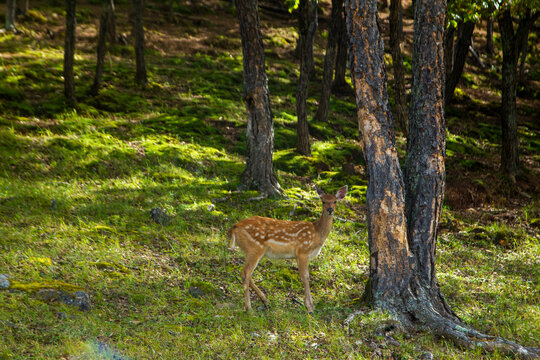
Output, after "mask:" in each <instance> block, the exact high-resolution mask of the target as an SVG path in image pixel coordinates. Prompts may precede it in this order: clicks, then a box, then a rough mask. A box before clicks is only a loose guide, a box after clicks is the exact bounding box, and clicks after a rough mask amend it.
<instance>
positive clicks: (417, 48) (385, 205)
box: [345, 0, 540, 358]
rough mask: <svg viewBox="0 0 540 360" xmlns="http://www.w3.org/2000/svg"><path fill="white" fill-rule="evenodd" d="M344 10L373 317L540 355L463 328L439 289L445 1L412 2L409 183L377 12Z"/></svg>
mask: <svg viewBox="0 0 540 360" xmlns="http://www.w3.org/2000/svg"><path fill="white" fill-rule="evenodd" d="M345 8H346V12H347V24H348V29H349V34H350V39H351V52H352V55H353V59H352V64H351V73H352V78H353V83H354V87H355V93H356V105H357V115H358V123H359V128H360V134H361V137H362V140H363V153H364V157H365V161H366V167H367V173H368V188H367V193H366V205H367V219H368V241H369V252H370V276H369V283H368V287H367V289H366V292H367V294H368V296H367V298H368V299H369V300H370V301H371V303H372V305H374V306H375V307H378V308H381V309H384V310H386V311H388V312H389V313H390V314H392V315H393V316H394V317H395V318H396V319H398V320H399V321H400V322H401V323H402V324H403V325H404V327H405V328H409V329H415V328H420V329H426V330H428V329H429V330H430V331H431V332H433V333H435V334H437V335H441V336H445V337H448V338H450V339H453V340H454V341H455V342H457V343H458V344H459V345H460V346H465V347H482V348H484V349H486V350H488V351H500V352H505V353H511V354H516V355H519V356H522V357H524V358H527V357H528V356H535V355H540V353H539V352H538V349H534V348H524V347H522V346H520V345H519V344H515V343H512V342H510V341H507V340H504V339H500V338H496V337H491V336H487V335H484V334H481V333H479V332H477V331H475V330H474V329H471V328H469V327H467V326H466V325H465V324H463V323H462V322H461V320H460V319H459V318H458V317H457V316H456V315H455V314H454V313H453V311H452V310H451V309H450V308H449V307H448V305H447V304H446V301H445V300H444V297H443V296H442V294H441V291H440V288H439V285H438V282H437V278H436V272H435V241H436V236H437V225H438V221H439V217H440V213H441V206H442V198H443V192H444V144H445V138H444V134H445V127H444V112H443V101H444V100H443V79H444V66H443V48H442V43H443V29H444V20H445V19H444V18H445V11H446V3H445V0H416V1H415V20H414V43H413V71H412V77H413V83H412V84H413V87H412V93H411V99H412V100H411V112H410V123H409V129H410V131H409V142H408V145H407V150H408V155H407V158H406V162H405V164H406V174H405V177H403V176H402V173H401V169H400V166H399V161H398V156H397V150H396V146H395V140H394V131H393V125H392V118H391V113H390V111H389V102H388V94H387V91H386V75H385V74H386V71H385V68H384V57H383V51H384V47H383V43H382V38H381V34H380V33H379V29H378V26H377V20H378V19H377V2H376V0H346V6H345ZM404 181H405V183H404ZM405 189H406V190H405ZM405 194H407V196H406V197H405Z"/></svg>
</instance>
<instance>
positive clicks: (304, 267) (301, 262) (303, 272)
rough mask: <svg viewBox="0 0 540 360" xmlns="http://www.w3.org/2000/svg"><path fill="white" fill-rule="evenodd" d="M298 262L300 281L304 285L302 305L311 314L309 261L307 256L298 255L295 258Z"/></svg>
mask: <svg viewBox="0 0 540 360" xmlns="http://www.w3.org/2000/svg"><path fill="white" fill-rule="evenodd" d="M296 261H297V262H298V273H299V274H300V280H301V281H302V284H304V304H305V305H306V308H307V310H308V311H309V312H310V313H312V312H313V308H314V306H313V299H312V298H311V290H310V287H309V268H308V265H309V259H308V256H307V255H301V254H300V255H298V256H297V257H296Z"/></svg>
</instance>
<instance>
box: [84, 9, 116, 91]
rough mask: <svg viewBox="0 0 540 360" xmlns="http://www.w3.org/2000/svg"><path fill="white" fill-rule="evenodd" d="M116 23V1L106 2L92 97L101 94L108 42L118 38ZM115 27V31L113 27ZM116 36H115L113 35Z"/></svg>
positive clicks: (102, 14) (101, 23) (102, 13)
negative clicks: (100, 88) (100, 87)
mask: <svg viewBox="0 0 540 360" xmlns="http://www.w3.org/2000/svg"><path fill="white" fill-rule="evenodd" d="M115 23H116V21H115V19H114V0H104V2H103V9H102V11H101V18H100V22H99V38H98V46H97V60H96V74H95V76H94V83H93V84H92V87H91V88H90V95H92V96H96V95H97V94H98V92H99V86H100V84H101V77H102V75H103V65H104V61H105V53H106V52H107V41H109V43H111V42H113V41H115V38H116V25H115ZM112 26H114V28H113V29H111V27H112ZM113 34H114V35H113Z"/></svg>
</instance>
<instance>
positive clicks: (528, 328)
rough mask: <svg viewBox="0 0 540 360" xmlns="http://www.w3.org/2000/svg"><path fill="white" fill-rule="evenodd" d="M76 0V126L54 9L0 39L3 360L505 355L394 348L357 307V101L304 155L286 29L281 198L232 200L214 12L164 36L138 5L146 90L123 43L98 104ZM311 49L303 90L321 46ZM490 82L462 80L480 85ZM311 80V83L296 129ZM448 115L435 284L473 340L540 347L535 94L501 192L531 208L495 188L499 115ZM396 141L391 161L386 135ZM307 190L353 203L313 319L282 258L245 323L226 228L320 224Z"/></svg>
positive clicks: (279, 101) (226, 99) (278, 68)
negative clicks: (79, 298) (84, 308)
mask: <svg viewBox="0 0 540 360" xmlns="http://www.w3.org/2000/svg"><path fill="white" fill-rule="evenodd" d="M91 3H92V4H93V3H97V2H96V1H94V2H91ZM92 4H87V3H81V4H80V5H79V7H80V9H81V11H80V13H79V16H78V21H79V27H78V31H79V33H78V42H77V44H78V48H77V57H76V64H77V65H76V66H77V68H76V74H77V78H76V84H77V95H78V99H79V104H78V106H77V108H76V109H74V110H66V108H65V104H64V100H63V96H62V89H63V87H62V78H61V76H62V55H63V53H62V41H63V36H62V32H63V30H62V28H63V25H62V24H63V17H62V9H61V7H60V6H61V5H62V4H61V2H59V1H58V2H56V3H55V2H44V1H41V2H39V1H36V2H35V3H34V2H32V3H31V5H32V7H35V10H33V12H32V14H31V16H29V17H28V18H27V19H26V20H25V21H24V22H22V23H21V24H20V28H21V29H22V30H23V31H24V32H25V34H24V35H15V36H14V35H10V34H4V35H2V37H0V54H1V55H0V61H1V62H0V69H1V72H0V97H1V98H2V99H3V101H2V102H1V103H0V111H1V115H0V159H1V161H0V219H1V221H0V252H1V257H0V273H2V274H6V275H9V276H10V279H11V280H12V281H13V282H14V284H19V285H20V286H19V289H12V291H9V290H3V291H0V329H1V331H0V332H1V334H2V336H1V339H0V359H30V358H31V359H61V358H64V359H108V358H113V357H114V356H123V357H125V358H130V359H156V358H163V359H178V358H185V359H199V358H200V359H216V358H218V359H220V358H223V359H239V358H244V359H251V358H262V359H264V358H266V359H277V358H283V359H315V358H317V359H321V358H326V359H345V358H350V359H363V358H371V357H377V356H378V357H381V358H390V357H393V358H399V359H416V358H418V357H419V355H420V354H421V353H422V352H425V351H430V352H432V353H433V354H434V355H435V356H436V357H437V358H441V359H454V358H455V359H482V358H484V359H503V358H504V356H502V355H500V354H491V355H485V354H482V353H481V352H480V351H474V350H463V349H459V348H456V347H455V346H454V345H452V344H451V343H448V342H446V341H445V340H444V339H435V338H434V337H433V336H431V335H430V334H426V333H418V334H395V335H394V337H395V339H396V340H398V341H399V344H400V345H395V344H393V345H392V344H391V343H389V342H387V341H386V340H385V339H384V338H383V337H382V336H380V335H379V331H378V330H377V329H378V328H379V327H380V324H381V322H384V320H385V319H387V316H386V315H385V314H382V313H379V312H372V311H371V310H370V309H368V308H365V307H364V305H362V304H361V303H360V301H359V299H360V297H361V295H362V293H363V290H364V286H365V282H366V280H367V276H368V271H369V269H368V266H369V259H368V246H367V233H366V227H365V215H364V210H363V209H364V206H365V191H366V175H365V172H364V170H363V166H362V163H363V160H362V155H361V150H360V149H361V148H360V145H359V143H358V142H357V138H356V136H357V127H356V126H357V125H356V121H355V108H354V100H353V99H352V98H350V97H333V98H332V100H331V117H330V120H329V123H328V124H323V123H311V124H310V126H311V130H312V134H313V136H314V139H315V141H314V144H313V156H312V157H309V158H308V157H303V156H300V155H298V154H296V153H295V151H294V146H295V121H296V118H295V110H294V102H295V98H294V93H295V87H296V80H297V77H298V66H297V65H296V60H295V59H294V58H293V57H292V55H291V54H292V50H293V48H294V45H295V38H296V33H295V30H294V21H292V20H291V21H286V20H282V21H275V20H272V21H270V20H269V18H268V17H266V16H265V15H264V14H263V15H262V18H263V25H264V29H263V33H264V37H265V43H266V45H267V64H268V76H269V81H270V84H269V86H270V91H271V94H272V106H273V112H274V115H275V135H276V146H275V147H276V152H275V157H274V159H275V166H276V169H277V174H278V177H279V180H280V183H281V185H282V187H283V188H284V190H285V194H286V195H287V198H282V199H277V200H264V201H248V199H249V198H250V197H253V196H254V195H255V193H254V192H247V193H237V192H236V191H235V190H236V188H237V186H238V179H239V177H240V174H241V172H242V170H243V168H244V163H243V155H244V153H245V142H244V140H245V135H244V132H245V126H246V124H245V120H244V117H245V116H244V113H245V109H244V105H243V103H242V89H241V85H242V58H241V50H240V40H239V36H238V34H237V30H236V25H235V24H236V20H235V17H234V11H233V10H232V9H231V8H230V5H229V3H226V2H213V3H209V4H207V5H208V6H205V7H202V6H200V5H192V6H189V5H182V6H178V7H177V9H176V10H177V11H178V12H179V16H178V18H177V22H178V24H170V23H168V22H166V20H165V15H164V13H163V12H162V11H161V9H160V8H159V7H158V6H156V5H154V4H155V2H149V12H148V14H147V19H148V20H150V19H152V20H153V21H152V22H150V21H148V22H147V24H148V25H147V39H148V44H149V49H148V52H147V62H148V70H149V75H150V84H149V86H148V88H146V89H138V88H137V87H136V86H135V85H134V82H133V80H132V79H133V72H134V63H133V51H132V49H131V48H130V47H129V46H124V45H114V47H113V48H112V50H111V55H110V56H109V57H108V59H107V66H106V69H105V74H104V80H103V87H102V89H101V91H100V94H99V96H97V97H95V98H91V97H88V96H87V95H86V92H87V90H88V89H89V87H90V85H91V80H92V76H93V71H94V56H95V55H94V54H95V45H94V44H95V42H94V39H95V35H96V25H97V19H98V18H99V16H98V14H99V9H100V8H99V6H97V5H92ZM98 5H99V4H98ZM117 13H118V26H119V31H120V32H126V33H129V25H128V22H127V17H126V15H125V14H127V13H128V8H127V4H126V2H125V1H124V2H121V1H120V2H119V4H118V8H117ZM54 14H57V15H54ZM218 30H219V31H218ZM317 41H318V42H317V46H316V52H317V61H316V65H317V66H316V69H317V78H318V79H320V71H321V66H322V56H321V54H322V53H323V49H324V46H323V40H322V38H318V40H317ZM406 59H410V57H408V58H407V57H406ZM536 66H538V64H537V63H536ZM533 71H534V69H533ZM490 74H491V73H490V72H488V73H487V75H486V76H484V77H483V78H481V77H480V76H474V77H472V78H471V79H470V81H468V83H470V84H471V88H472V85H474V84H476V85H477V86H482V87H483V86H486V81H487V80H486V79H487V78H488V77H489V76H491V75H490ZM537 81H538V79H537ZM319 86H320V85H319V81H318V80H314V81H313V82H312V88H313V90H311V89H310V94H311V97H310V100H309V102H308V108H309V111H310V112H311V113H314V111H315V109H316V97H317V96H318V89H319ZM469 90H470V88H469V87H468V88H464V89H463V90H461V91H462V92H464V91H469ZM472 90H474V89H472ZM458 96H460V95H459V94H458ZM464 99H465V100H464V101H463V102H460V103H459V105H456V106H455V107H451V108H450V109H448V114H447V119H448V126H449V131H448V169H447V172H448V177H449V186H448V196H447V203H448V205H447V206H446V207H445V210H444V214H443V221H442V225H441V236H440V241H439V244H438V255H439V258H438V276H439V279H440V283H441V286H442V288H443V292H444V294H445V295H446V297H447V299H448V301H449V303H450V305H451V306H452V308H453V309H454V310H455V311H456V312H457V313H458V315H459V316H461V317H462V318H463V319H464V320H466V321H467V322H468V323H470V324H471V325H472V326H474V327H476V328H478V329H480V330H482V331H485V332H488V333H490V334H493V335H500V336H504V337H507V338H510V339H513V340H516V341H519V342H521V343H523V344H526V345H529V346H538V344H539V340H540V326H539V325H538V324H540V287H539V279H540V263H539V259H540V240H539V238H540V234H539V228H540V225H539V224H540V220H539V219H540V197H539V191H538V186H537V185H536V184H534V182H533V181H532V180H531V179H533V178H534V177H535V176H538V168H539V167H540V166H539V165H540V158H538V153H540V135H539V129H538V128H537V124H536V125H535V124H534V122H532V121H531V119H535V116H536V114H538V109H536V108H535V107H534V106H532V107H531V105H530V104H531V103H532V104H537V102H532V101H533V100H534V101H537V100H538V96H537V95H536V98H533V100H530V101H529V102H528V104H529V105H527V103H520V106H521V107H520V114H522V115H521V116H522V117H521V119H522V120H521V123H520V135H521V142H522V149H523V154H524V159H525V160H524V164H525V168H524V173H525V175H524V176H523V177H522V178H520V179H518V181H519V186H520V187H521V189H522V192H527V194H528V196H529V197H530V198H526V197H525V198H524V197H522V195H520V194H519V193H517V192H516V191H514V190H511V189H510V187H509V186H508V184H505V182H504V180H502V179H500V178H499V177H498V175H497V171H496V164H497V156H498V155H497V154H498V151H499V148H498V143H499V142H500V131H499V130H498V127H497V123H496V121H494V120H493V106H496V105H493V103H492V102H486V101H480V100H475V98H474V97H469V98H468V100H467V98H464ZM535 99H536V100H535ZM397 140H398V144H399V146H400V151H403V148H404V146H405V142H404V139H403V137H401V136H400V134H398V138H397ZM401 153H403V152H401ZM494 179H495V180H494ZM536 179H537V178H536ZM313 181H316V182H317V183H318V184H319V185H320V186H321V187H322V188H323V189H325V190H328V191H335V190H336V189H337V188H339V187H340V186H341V185H343V184H348V185H349V189H350V191H349V195H348V197H347V198H346V200H345V201H344V202H343V204H341V206H340V207H339V209H338V216H339V218H340V219H339V220H337V221H336V223H335V225H334V229H333V231H332V233H331V235H330V237H329V239H328V242H327V244H326V245H325V248H324V250H323V252H322V253H321V255H320V256H319V257H318V258H316V259H315V260H313V261H312V262H311V265H310V272H311V278H312V281H311V284H312V293H313V296H314V299H315V304H316V311H315V312H314V314H313V315H308V314H307V312H306V310H305V308H304V307H303V306H302V305H301V302H302V295H301V294H302V285H301V283H300V281H299V279H298V276H297V273H296V264H295V263H294V262H287V261H280V262H276V263H272V262H270V261H268V260H263V261H261V264H260V265H259V267H258V268H257V270H256V271H255V279H256V281H257V283H258V284H260V286H261V288H262V289H263V291H265V293H267V294H268V295H269V296H268V297H269V299H270V302H271V308H270V309H268V310H261V309H258V310H255V311H254V312H253V313H251V314H248V313H245V312H244V310H243V301H242V290H241V284H240V281H239V276H240V270H241V268H242V258H241V255H240V254H239V253H238V252H234V253H229V252H228V251H227V250H226V245H227V244H226V239H225V234H226V231H227V229H228V228H229V227H230V226H231V225H233V224H234V223H235V222H236V221H238V220H240V219H242V218H244V217H247V216H251V215H255V214H257V215H263V216H271V217H276V218H280V219H294V220H313V219H315V218H316V217H317V216H318V212H319V209H320V204H319V202H318V199H317V198H316V194H315V192H314V191H313V189H312V188H311V187H310V184H311V183H312V182H313ZM216 199H219V201H215V200H216ZM213 200H214V206H213V207H212V206H210V205H211V204H212V203H213ZM295 204H297V205H298V207H297V208H296V210H295V212H294V215H293V216H291V215H290V212H291V210H292V209H293V208H294V206H295ZM155 207H160V208H161V209H163V210H165V211H166V212H167V213H168V215H170V216H171V221H170V222H169V223H168V224H167V225H165V226H162V225H158V224H156V223H154V222H153V221H152V220H151V218H150V215H149V211H150V209H152V208H155ZM25 284H26V287H25ZM32 284H34V285H32ZM40 284H41V285H43V284H45V285H46V286H50V287H58V288H61V289H62V288H64V289H65V288H66V287H67V288H69V286H75V287H76V288H77V289H78V288H82V289H84V290H85V291H87V292H88V293H89V294H90V297H91V300H92V305H93V308H92V310H91V311H90V312H81V311H79V310H77V309H75V308H73V307H70V306H68V305H63V304H55V303H51V304H50V303H44V302H42V301H40V300H39V299H37V298H36V297H35V295H34V291H32V290H35V289H38V288H40V286H41V285H40ZM14 287H17V286H14ZM34 288H35V289H34ZM194 289H197V291H194ZM25 290H27V291H25ZM298 300H299V301H298ZM259 305H261V303H260V302H259V301H258V300H254V308H255V309H257V307H258V306H259ZM358 309H360V310H362V312H363V313H362V314H360V315H359V316H357V317H356V318H355V319H354V320H353V321H352V322H351V323H350V324H348V325H346V326H345V325H344V323H343V321H344V320H345V319H346V318H347V316H348V315H350V314H351V313H353V312H355V311H357V310H358Z"/></svg>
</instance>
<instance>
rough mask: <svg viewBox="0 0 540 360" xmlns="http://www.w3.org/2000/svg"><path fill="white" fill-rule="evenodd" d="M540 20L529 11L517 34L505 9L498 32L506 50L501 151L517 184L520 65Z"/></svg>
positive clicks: (503, 168) (505, 166) (503, 163)
mask: <svg viewBox="0 0 540 360" xmlns="http://www.w3.org/2000/svg"><path fill="white" fill-rule="evenodd" d="M538 17H540V11H536V12H535V13H534V14H531V12H530V11H527V12H526V15H525V16H524V17H522V18H521V19H520V21H519V25H518V28H517V30H516V31H515V32H514V25H513V23H512V14H511V13H510V10H504V11H503V12H502V13H501V14H500V16H499V31H500V32H501V43H502V50H503V65H502V95H501V101H502V112H501V129H502V149H501V171H502V172H503V173H504V174H505V175H507V176H508V177H509V178H510V179H512V181H515V177H516V175H518V173H519V150H518V135H517V118H516V93H517V74H516V73H517V64H518V57H519V54H520V51H521V50H522V49H521V47H522V46H523V38H524V37H525V38H527V37H528V34H529V30H530V28H531V26H532V25H533V24H534V22H535V21H536V19H538Z"/></svg>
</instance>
